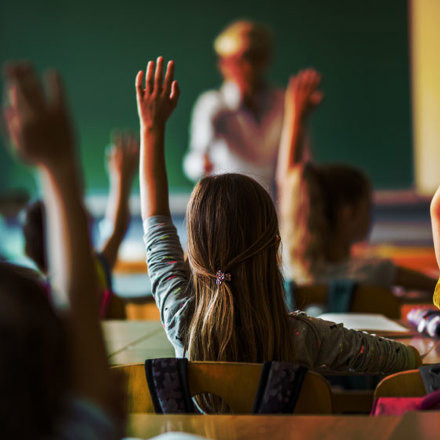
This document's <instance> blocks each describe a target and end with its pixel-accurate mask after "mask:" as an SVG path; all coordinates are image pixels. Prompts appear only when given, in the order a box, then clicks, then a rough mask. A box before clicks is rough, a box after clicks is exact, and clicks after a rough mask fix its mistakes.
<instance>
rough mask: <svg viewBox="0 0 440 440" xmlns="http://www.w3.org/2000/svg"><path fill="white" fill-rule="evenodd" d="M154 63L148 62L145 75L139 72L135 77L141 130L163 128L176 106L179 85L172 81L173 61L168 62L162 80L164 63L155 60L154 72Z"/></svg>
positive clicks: (159, 59) (161, 59) (160, 60)
mask: <svg viewBox="0 0 440 440" xmlns="http://www.w3.org/2000/svg"><path fill="white" fill-rule="evenodd" d="M154 67H155V63H154V61H149V62H148V65H147V70H146V74H145V86H144V85H143V78H144V72H143V71H142V70H141V71H139V72H138V74H137V75H136V98H137V108H138V113H139V120H140V123H141V126H142V127H143V128H147V129H151V128H153V127H164V126H165V123H166V121H167V119H168V118H169V117H170V115H171V113H172V112H173V110H174V109H175V107H176V105H177V100H178V99H179V94H180V90H179V85H178V83H177V81H174V61H169V62H168V65H167V70H166V74H165V80H164V79H163V70H164V61H163V58H162V57H159V58H158V59H157V64H156V70H155V68H154Z"/></svg>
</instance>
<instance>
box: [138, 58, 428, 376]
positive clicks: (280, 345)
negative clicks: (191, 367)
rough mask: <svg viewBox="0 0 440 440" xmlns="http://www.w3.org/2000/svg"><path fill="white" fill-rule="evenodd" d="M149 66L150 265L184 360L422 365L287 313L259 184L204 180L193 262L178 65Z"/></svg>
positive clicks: (144, 190)
mask: <svg viewBox="0 0 440 440" xmlns="http://www.w3.org/2000/svg"><path fill="white" fill-rule="evenodd" d="M163 71H164V62H163V59H162V57H159V58H158V60H157V64H156V67H155V63H154V62H153V61H150V62H149V63H148V66H147V70H146V77H145V86H144V84H143V78H144V73H143V72H142V71H140V72H139V73H138V74H137V77H136V90H137V105H138V112H139V119H140V130H141V159H140V191H141V211H142V218H143V225H144V231H145V236H144V240H145V246H146V253H147V264H148V270H149V275H150V279H151V282H152V291H153V295H154V297H155V300H156V303H157V305H158V307H159V309H160V313H161V319H162V322H163V324H164V327H165V330H166V332H167V335H168V338H169V340H170V341H171V343H172V344H173V346H174V348H175V350H176V354H177V356H187V357H188V358H189V359H192V360H212V361H244V362H263V361H267V360H283V361H291V362H295V363H299V364H302V365H304V366H306V367H310V368H314V369H320V370H322V371H325V372H330V371H355V372H359V373H361V372H374V373H391V372H393V371H399V370H403V369H410V368H416V367H417V366H418V365H420V363H421V361H420V356H419V354H418V352H417V350H416V349H415V348H414V347H411V346H405V345H403V344H400V343H397V342H395V341H391V340H388V339H384V338H379V337H375V336H372V335H369V334H366V333H363V332H358V331H353V330H348V329H346V328H344V327H343V326H342V325H338V324H334V323H332V322H327V321H323V320H320V319H314V318H310V317H308V316H307V315H306V314H304V313H292V314H290V315H289V314H288V313H287V310H286V305H285V303H284V291H283V283H282V276H281V273H280V269H279V265H278V261H279V260H278V252H279V248H280V237H279V231H278V221H277V216H276V212H275V207H274V205H273V202H272V200H271V198H270V196H269V194H268V193H267V192H266V191H265V190H264V189H263V188H262V186H261V185H259V184H258V183H257V182H256V181H255V180H253V179H252V178H250V177H246V176H243V175H240V174H225V175H217V176H210V177H205V178H203V179H202V180H201V181H200V182H199V183H198V184H197V185H196V187H195V189H194V191H193V193H192V195H191V199H190V202H189V205H188V208H187V214H186V224H187V230H188V264H186V262H185V261H184V258H183V251H182V247H181V245H180V242H179V239H178V236H177V233H176V229H175V227H174V225H173V224H172V221H171V217H170V209H169V203H168V183H167V174H166V168H165V160H164V137H165V124H166V121H167V119H168V118H169V117H170V115H171V113H172V112H173V110H174V108H175V107H176V104H177V100H178V97H179V87H178V84H177V82H176V81H173V78H174V64H173V62H172V61H171V62H169V63H168V67H167V69H166V74H165V80H163Z"/></svg>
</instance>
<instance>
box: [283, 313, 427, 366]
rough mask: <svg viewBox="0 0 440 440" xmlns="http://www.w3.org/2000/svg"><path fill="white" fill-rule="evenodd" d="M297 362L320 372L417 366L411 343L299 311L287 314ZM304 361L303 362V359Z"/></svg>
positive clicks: (417, 362) (416, 358)
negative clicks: (297, 358) (298, 357)
mask: <svg viewBox="0 0 440 440" xmlns="http://www.w3.org/2000/svg"><path fill="white" fill-rule="evenodd" d="M290 318H291V324H292V330H293V338H294V341H295V348H296V350H295V351H296V352H302V355H301V356H302V358H304V359H299V362H301V361H302V362H301V363H305V364H306V365H307V366H308V367H309V368H313V369H317V370H322V371H324V372H347V371H348V372H353V373H378V374H380V373H394V372H397V371H401V370H408V369H412V368H417V367H418V366H419V359H418V357H417V355H416V353H415V350H414V349H413V348H412V347H407V346H405V345H404V344H401V343H399V342H396V341H393V340H390V339H386V338H383V337H378V336H373V335H370V334H368V333H366V332H360V331H356V330H349V329H346V328H345V327H344V326H343V325H342V324H335V323H333V322H329V321H324V320H322V319H318V318H311V317H309V316H307V315H306V314H305V313H302V312H299V313H298V312H295V313H292V314H290ZM304 361H305V362H304Z"/></svg>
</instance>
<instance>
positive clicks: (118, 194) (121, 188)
mask: <svg viewBox="0 0 440 440" xmlns="http://www.w3.org/2000/svg"><path fill="white" fill-rule="evenodd" d="M113 144H114V146H113V147H112V149H111V151H110V153H109V155H108V171H109V176H110V194H109V203H108V207H107V214H106V218H107V219H108V220H110V222H111V224H112V228H113V229H112V233H111V235H110V236H109V237H108V239H107V240H106V242H105V243H104V245H103V247H102V250H101V254H102V255H103V256H104V257H105V259H106V261H107V263H108V264H109V266H110V268H113V266H114V265H115V263H116V259H117V256H118V250H119V246H120V245H121V242H122V240H123V238H124V235H125V232H126V231H127V228H128V225H129V222H130V209H129V199H130V189H131V184H132V182H133V177H134V175H135V172H136V168H137V166H138V163H139V142H138V140H137V139H136V137H135V136H134V135H132V134H130V133H126V134H124V133H119V134H115V135H114V137H113Z"/></svg>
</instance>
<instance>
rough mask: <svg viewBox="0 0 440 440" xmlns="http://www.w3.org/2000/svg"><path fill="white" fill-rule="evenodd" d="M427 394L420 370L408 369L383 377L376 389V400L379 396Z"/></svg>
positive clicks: (420, 395)
mask: <svg viewBox="0 0 440 440" xmlns="http://www.w3.org/2000/svg"><path fill="white" fill-rule="evenodd" d="M425 395H426V390H425V385H424V384H423V380H422V377H421V376H420V373H419V370H408V371H401V372H400V373H395V374H391V375H390V376H387V377H385V378H384V379H382V380H381V381H380V382H379V384H378V385H377V387H376V390H375V391H374V400H376V399H377V398H379V397H423V396H425Z"/></svg>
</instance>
